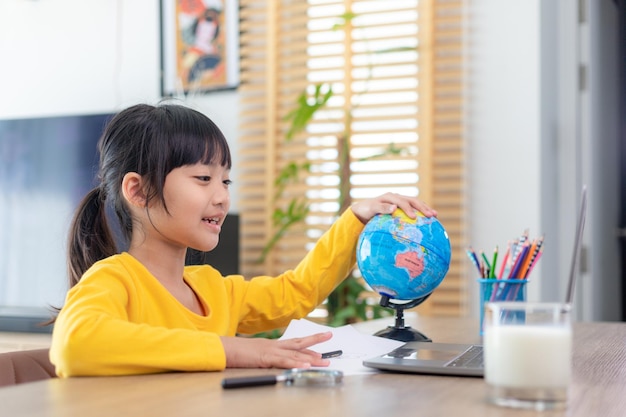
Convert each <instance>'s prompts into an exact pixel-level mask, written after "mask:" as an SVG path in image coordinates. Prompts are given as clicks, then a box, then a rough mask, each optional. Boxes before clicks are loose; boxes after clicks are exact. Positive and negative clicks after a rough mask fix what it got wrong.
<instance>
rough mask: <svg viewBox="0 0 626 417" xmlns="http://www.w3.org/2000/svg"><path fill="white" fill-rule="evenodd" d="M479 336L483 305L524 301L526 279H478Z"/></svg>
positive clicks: (481, 332)
mask: <svg viewBox="0 0 626 417" xmlns="http://www.w3.org/2000/svg"><path fill="white" fill-rule="evenodd" d="M477 281H478V284H479V285H480V290H479V292H480V304H479V306H480V335H481V336H482V335H483V320H484V318H485V303H489V302H496V301H526V284H527V283H528V280H526V279H496V278H489V279H487V278H479V279H477Z"/></svg>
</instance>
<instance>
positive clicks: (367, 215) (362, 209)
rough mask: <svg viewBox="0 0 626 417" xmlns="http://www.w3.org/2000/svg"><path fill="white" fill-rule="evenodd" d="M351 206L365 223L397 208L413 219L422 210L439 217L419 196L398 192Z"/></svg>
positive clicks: (428, 215) (427, 215) (430, 215)
mask: <svg viewBox="0 0 626 417" xmlns="http://www.w3.org/2000/svg"><path fill="white" fill-rule="evenodd" d="M351 208H352V212H353V213H354V215H355V216H356V217H357V218H358V219H359V220H360V221H361V222H362V223H363V224H365V223H367V222H368V221H369V220H370V219H371V218H372V217H374V216H375V215H377V214H391V213H393V212H394V211H395V210H396V209H397V208H399V209H402V211H404V212H405V213H406V215H407V216H409V217H410V218H412V219H414V218H416V216H417V214H416V211H420V212H421V213H422V214H423V215H424V216H426V217H437V212H436V211H435V210H433V209H431V208H430V207H428V206H427V205H426V204H425V203H424V202H422V201H420V200H418V199H417V197H407V196H404V195H401V194H396V193H385V194H383V195H381V196H378V197H376V198H372V199H369V200H364V201H360V202H358V203H355V204H353V205H352V207H351Z"/></svg>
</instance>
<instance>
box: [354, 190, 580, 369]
mask: <svg viewBox="0 0 626 417" xmlns="http://www.w3.org/2000/svg"><path fill="white" fill-rule="evenodd" d="M586 209H587V187H586V186H583V188H582V193H581V205H580V212H579V216H578V223H577V227H576V237H575V241H574V253H573V255H572V261H571V262H572V263H571V265H570V272H569V281H568V288H567V296H566V302H567V303H570V304H571V303H572V301H573V297H574V282H575V275H576V267H577V263H578V258H579V256H580V255H579V254H580V247H581V244H582V235H583V229H584V226H585V212H586ZM363 365H365V366H367V367H370V368H375V369H380V370H384V371H394V372H406V373H418V374H436V375H458V376H476V377H482V376H483V373H484V364H483V347H482V346H481V345H471V344H453V343H431V342H408V343H406V344H404V345H403V346H401V347H399V348H397V349H395V350H393V351H391V352H389V353H387V354H385V355H382V356H378V357H375V358H372V359H367V360H365V361H363Z"/></svg>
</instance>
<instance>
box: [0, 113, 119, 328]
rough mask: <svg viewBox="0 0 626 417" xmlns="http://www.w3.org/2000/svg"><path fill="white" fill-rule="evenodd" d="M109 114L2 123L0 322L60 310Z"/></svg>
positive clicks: (6, 121) (0, 166)
mask: <svg viewBox="0 0 626 417" xmlns="http://www.w3.org/2000/svg"><path fill="white" fill-rule="evenodd" d="M110 117H111V115H110V114H95V115H81V116H64V117H44V118H29V119H11V120H0V315H1V316H13V315H17V316H19V315H37V314H38V313H37V311H42V312H43V313H45V312H47V311H48V310H47V308H48V306H51V305H54V306H60V305H61V304H62V302H63V298H64V295H65V292H66V290H67V286H66V281H67V279H66V276H67V274H66V266H65V265H66V262H65V248H66V239H67V230H68V227H69V223H70V220H71V216H72V214H73V211H74V208H75V207H76V205H77V204H78V202H79V201H80V199H81V198H82V197H83V196H84V195H85V193H87V192H88V191H89V190H90V189H91V188H92V187H93V184H94V174H95V171H96V167H97V163H98V155H97V149H96V144H97V141H98V138H99V137H100V135H101V133H102V130H103V128H104V126H105V124H106V122H107V121H108V120H109V119H110Z"/></svg>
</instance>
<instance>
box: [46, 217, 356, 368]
mask: <svg viewBox="0 0 626 417" xmlns="http://www.w3.org/2000/svg"><path fill="white" fill-rule="evenodd" d="M362 229H363V224H362V223H361V222H360V221H359V220H358V219H357V218H356V217H355V216H354V213H352V211H351V210H347V211H346V212H345V213H344V214H343V215H342V216H341V218H340V219H339V220H338V221H337V222H336V223H335V224H334V225H333V226H332V227H331V228H330V230H329V231H328V232H326V233H325V234H324V235H323V236H322V237H321V238H320V240H319V241H318V242H317V244H316V246H315V248H314V249H313V250H312V251H311V252H309V254H308V255H307V256H306V257H305V258H304V260H302V262H300V264H299V265H298V266H297V267H296V268H295V269H294V270H292V271H287V272H285V273H283V274H282V275H279V276H277V277H265V276H263V277H255V278H253V279H251V280H245V279H244V278H243V277H242V276H240V275H232V276H227V277H223V276H222V275H221V274H220V273H219V272H218V271H216V270H215V269H214V268H212V267H211V266H208V265H202V266H188V267H185V272H184V279H185V281H186V282H187V283H188V284H189V285H190V286H191V287H192V288H193V289H194V291H195V292H196V294H197V295H198V297H199V299H200V301H201V302H202V304H203V306H204V309H205V311H206V316H200V315H197V314H195V313H193V312H191V311H190V310H188V309H187V308H185V307H184V306H183V305H182V304H180V303H179V302H178V300H176V299H175V298H174V297H173V296H172V295H171V294H170V293H169V292H168V291H167V290H166V289H165V287H163V286H162V285H161V284H160V283H159V281H158V280H157V279H156V278H155V277H154V276H153V275H152V274H150V272H149V271H148V270H147V269H146V268H145V267H144V266H143V265H142V264H141V263H139V262H138V261H137V260H136V259H135V258H133V257H132V256H131V255H129V254H128V253H122V254H119V255H115V256H112V257H110V258H107V259H104V260H102V261H100V262H97V263H96V264H94V265H93V266H92V267H91V268H90V269H89V270H88V271H87V272H86V273H85V274H84V276H83V277H82V278H81V280H80V282H79V283H78V284H77V285H76V286H74V287H73V288H72V289H71V290H70V291H69V292H68V294H67V297H66V300H65V305H64V307H63V308H62V310H61V312H60V313H59V316H58V318H57V320H56V323H55V326H54V331H53V335H52V346H51V349H50V359H51V361H52V363H53V364H54V365H55V366H56V372H57V374H58V375H59V376H60V377H68V376H76V375H123V374H142V373H155V372H165V371H213V370H222V369H224V368H225V366H226V357H225V354H224V348H223V346H222V343H221V340H220V336H234V335H235V334H236V333H238V332H239V333H248V334H252V333H257V332H262V331H266V330H270V329H273V328H278V327H284V326H286V325H287V324H288V323H289V321H290V320H291V319H294V318H301V317H304V316H306V315H307V314H308V313H309V312H311V311H312V310H313V309H314V308H315V307H316V306H318V305H319V304H320V303H321V302H322V301H323V300H324V299H325V298H326V297H327V296H328V294H330V292H331V291H332V290H333V289H334V288H335V287H336V286H337V285H338V284H339V283H340V282H341V281H342V280H343V279H345V277H346V276H347V275H348V273H349V272H350V270H351V269H352V268H353V267H354V264H355V248H356V242H357V239H358V235H359V233H360V232H361V231H362Z"/></svg>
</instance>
